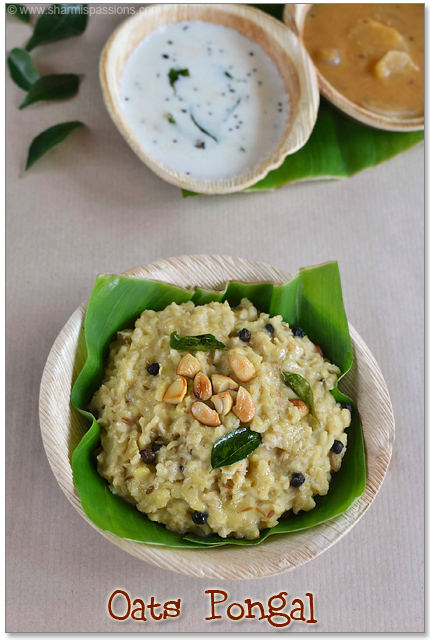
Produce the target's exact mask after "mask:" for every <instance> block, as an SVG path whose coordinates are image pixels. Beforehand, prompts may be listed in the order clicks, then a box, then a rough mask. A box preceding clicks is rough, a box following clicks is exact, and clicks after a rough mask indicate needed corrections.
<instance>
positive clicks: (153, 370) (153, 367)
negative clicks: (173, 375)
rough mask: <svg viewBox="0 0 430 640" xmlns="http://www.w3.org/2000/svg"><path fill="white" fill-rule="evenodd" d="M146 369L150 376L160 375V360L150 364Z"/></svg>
mask: <svg viewBox="0 0 430 640" xmlns="http://www.w3.org/2000/svg"><path fill="white" fill-rule="evenodd" d="M146 370H147V372H148V373H149V375H150V376H158V374H159V372H160V365H159V364H158V362H153V363H152V364H149V365H148V366H147V368H146Z"/></svg>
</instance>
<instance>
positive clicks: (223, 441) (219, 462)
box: [211, 427, 261, 469]
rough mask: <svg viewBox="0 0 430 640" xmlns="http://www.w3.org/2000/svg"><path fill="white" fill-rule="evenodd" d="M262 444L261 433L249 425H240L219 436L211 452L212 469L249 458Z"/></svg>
mask: <svg viewBox="0 0 430 640" xmlns="http://www.w3.org/2000/svg"><path fill="white" fill-rule="evenodd" d="M260 444H261V435H260V434H259V433H257V432H256V431H252V430H251V429H250V428H249V427H240V428H239V429H234V430H233V431H229V432H228V433H226V434H225V435H223V436H221V438H218V440H217V441H216V442H215V443H214V446H213V447H212V452H211V465H212V469H219V467H227V466H228V465H230V464H234V463H235V462H239V460H243V459H244V458H247V457H248V456H249V455H251V453H252V452H253V451H255V450H256V449H257V447H259V446H260Z"/></svg>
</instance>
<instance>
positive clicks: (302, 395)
mask: <svg viewBox="0 0 430 640" xmlns="http://www.w3.org/2000/svg"><path fill="white" fill-rule="evenodd" d="M282 377H283V378H284V382H285V384H287V385H288V386H289V387H290V389H292V390H293V391H294V393H295V394H296V395H297V396H299V399H300V400H303V402H306V404H308V405H309V409H310V412H311V414H312V415H313V417H314V418H316V417H317V416H316V413H315V407H314V394H313V391H312V387H311V385H310V384H309V382H308V381H307V380H306V378H304V377H303V376H301V375H300V374H299V373H290V372H289V371H283V372H282Z"/></svg>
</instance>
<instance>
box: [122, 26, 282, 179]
mask: <svg viewBox="0 0 430 640" xmlns="http://www.w3.org/2000/svg"><path fill="white" fill-rule="evenodd" d="M121 104H122V108H123V110H124V112H125V115H126V118H127V120H128V122H129V124H130V126H131V128H132V130H133V132H134V134H135V136H136V138H137V139H138V140H139V142H140V143H141V144H142V146H143V147H144V148H145V149H146V151H148V152H149V153H150V154H151V155H152V156H153V157H154V158H155V159H156V160H158V161H159V162H161V163H163V164H164V165H166V166H167V167H170V168H171V169H173V170H175V171H179V172H181V173H183V174H186V175H189V176H191V177H194V178H198V179H202V180H217V179H223V178H227V177H231V176H235V175H239V174H241V173H243V172H245V171H246V170H249V169H250V168H251V167H253V166H255V165H257V164H259V163H260V162H261V161H263V160H264V159H265V158H267V157H268V156H269V155H270V153H271V152H272V151H273V150H274V149H275V148H276V147H277V146H278V144H279V141H280V139H281V137H282V135H283V132H284V131H285V129H286V127H287V124H288V118H289V97H288V95H287V93H286V91H285V87H284V83H283V80H282V77H281V75H280V73H279V72H278V70H277V68H276V65H275V63H274V62H273V61H272V60H271V58H270V57H269V56H268V55H267V54H266V52H265V51H263V49H262V48H261V47H260V46H259V45H258V44H256V43H255V42H253V41H252V40H250V39H248V38H246V37H245V36H243V35H242V34H241V33H239V32H238V31H236V30H235V29H232V28H230V27H225V26H222V25H218V24H212V23H207V22H202V21H197V20H196V21H189V22H179V23H176V24H171V25H166V26H162V27H160V28H158V29H156V30H155V31H154V32H153V33H151V34H150V35H149V36H148V37H146V38H145V39H144V40H143V41H142V42H141V43H140V44H139V45H138V46H137V47H136V49H135V50H134V51H133V52H132V53H131V55H130V57H129V58H128V60H127V62H126V64H125V67H124V71H123V74H122V77H121Z"/></svg>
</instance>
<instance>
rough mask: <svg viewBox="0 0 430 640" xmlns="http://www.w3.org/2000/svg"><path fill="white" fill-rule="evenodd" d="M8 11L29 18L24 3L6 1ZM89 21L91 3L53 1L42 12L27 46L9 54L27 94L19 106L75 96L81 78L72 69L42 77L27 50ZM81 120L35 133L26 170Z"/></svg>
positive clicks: (14, 77)
mask: <svg viewBox="0 0 430 640" xmlns="http://www.w3.org/2000/svg"><path fill="white" fill-rule="evenodd" d="M7 10H8V11H9V13H11V14H13V15H16V16H17V17H20V19H22V20H24V21H25V22H30V13H29V11H28V9H27V8H26V7H24V6H23V5H7ZM87 22H88V5H86V4H53V5H51V6H50V7H48V8H47V9H45V11H44V12H43V14H42V15H41V16H40V18H39V19H38V21H37V22H36V25H35V27H34V31H33V35H32V37H31V38H30V40H29V41H28V43H27V45H26V48H25V49H21V48H19V47H16V48H14V49H12V51H11V52H10V53H9V56H8V66H9V71H10V75H11V78H12V80H13V81H14V82H15V84H17V85H18V86H19V87H20V88H21V89H23V90H24V91H27V95H26V97H25V98H24V100H23V101H22V102H21V104H20V106H19V108H20V109H24V108H25V107H28V106H29V105H31V104H33V103H35V102H39V101H40V100H48V101H51V100H65V99H67V98H71V97H73V96H75V95H76V94H77V92H78V89H79V82H80V78H79V76H78V75H76V74H73V73H63V74H50V75H46V76H42V77H40V75H39V74H38V72H37V71H36V69H35V68H34V65H33V61H32V59H31V56H30V54H29V53H28V52H29V51H31V50H32V49H34V47H36V46H38V45H40V44H44V43H47V42H54V41H56V40H62V39H64V38H70V37H72V36H77V35H80V34H82V33H83V32H84V31H85V29H86V26H87ZM83 126H84V125H83V123H82V122H78V121H74V122H63V123H61V124H57V125H54V126H53V127H50V128H48V129H46V130H45V131H43V132H42V133H41V134H39V135H38V136H36V137H35V138H34V140H33V141H32V143H31V145H30V149H29V152H28V158H27V163H26V166H25V170H24V173H25V172H26V171H27V170H28V169H29V168H30V167H31V166H32V165H33V164H34V163H35V162H36V161H37V160H38V159H39V158H40V157H41V156H42V155H44V154H45V153H46V152H47V151H49V149H52V147H54V146H55V145H57V144H58V143H59V142H61V141H62V140H64V139H65V138H66V137H67V136H68V135H69V134H70V133H71V132H72V131H74V130H75V129H78V128H81V127H83Z"/></svg>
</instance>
